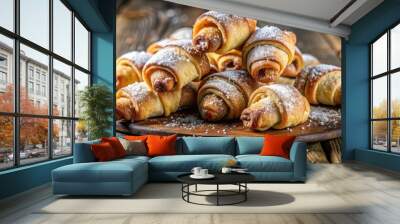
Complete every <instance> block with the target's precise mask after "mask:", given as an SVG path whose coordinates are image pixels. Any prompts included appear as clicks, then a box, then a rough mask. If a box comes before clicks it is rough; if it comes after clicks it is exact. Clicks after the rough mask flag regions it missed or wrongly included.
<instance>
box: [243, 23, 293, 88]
mask: <svg viewBox="0 0 400 224" xmlns="http://www.w3.org/2000/svg"><path fill="white" fill-rule="evenodd" d="M295 44H296V35H295V34H294V33H292V32H289V31H282V30H281V29H279V28H277V27H274V26H265V27H263V28H261V29H258V30H256V31H255V32H254V33H253V34H252V35H251V36H250V38H249V39H248V40H247V41H246V43H245V44H244V46H243V49H242V55H243V65H245V66H246V68H247V71H249V73H250V75H251V76H252V77H253V78H254V79H256V80H257V81H259V82H263V83H270V82H274V81H276V80H277V79H278V78H279V77H280V75H281V74H282V73H283V71H284V69H285V68H286V66H288V65H289V64H290V63H291V62H292V60H293V58H294V52H295Z"/></svg>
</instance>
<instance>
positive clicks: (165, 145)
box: [146, 135, 176, 157]
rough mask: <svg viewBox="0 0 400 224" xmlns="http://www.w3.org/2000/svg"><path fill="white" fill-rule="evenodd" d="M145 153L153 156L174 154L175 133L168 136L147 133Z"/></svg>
mask: <svg viewBox="0 0 400 224" xmlns="http://www.w3.org/2000/svg"><path fill="white" fill-rule="evenodd" d="M146 143H147V149H148V151H147V155H148V156H151V157H154V156H165V155H176V148H175V145H176V135H170V136H159V135H149V136H147V140H146Z"/></svg>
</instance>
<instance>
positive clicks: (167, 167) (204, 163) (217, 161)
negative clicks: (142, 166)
mask: <svg viewBox="0 0 400 224" xmlns="http://www.w3.org/2000/svg"><path fill="white" fill-rule="evenodd" d="M232 159H235V158H234V157H233V156H231V155H216V154H213V155H175V156H158V157H154V158H151V159H150V160H149V170H150V171H152V172H154V171H163V172H170V171H174V172H190V171H191V170H192V168H193V167H196V166H200V167H203V168H205V169H209V170H210V171H213V172H216V171H219V170H220V169H221V168H222V167H223V166H225V164H226V163H227V162H228V160H232Z"/></svg>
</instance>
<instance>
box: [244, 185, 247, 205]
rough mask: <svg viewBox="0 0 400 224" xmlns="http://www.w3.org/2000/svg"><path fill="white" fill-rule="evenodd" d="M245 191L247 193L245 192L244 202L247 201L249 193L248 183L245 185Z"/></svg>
mask: <svg viewBox="0 0 400 224" xmlns="http://www.w3.org/2000/svg"><path fill="white" fill-rule="evenodd" d="M244 188H245V189H244V190H245V192H244V201H247V192H248V189H247V183H244Z"/></svg>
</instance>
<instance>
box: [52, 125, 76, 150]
mask: <svg viewBox="0 0 400 224" xmlns="http://www.w3.org/2000/svg"><path fill="white" fill-rule="evenodd" d="M71 137H72V121H71V120H53V156H54V157H60V156H66V155H71V154H72V138H71Z"/></svg>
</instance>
